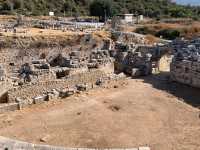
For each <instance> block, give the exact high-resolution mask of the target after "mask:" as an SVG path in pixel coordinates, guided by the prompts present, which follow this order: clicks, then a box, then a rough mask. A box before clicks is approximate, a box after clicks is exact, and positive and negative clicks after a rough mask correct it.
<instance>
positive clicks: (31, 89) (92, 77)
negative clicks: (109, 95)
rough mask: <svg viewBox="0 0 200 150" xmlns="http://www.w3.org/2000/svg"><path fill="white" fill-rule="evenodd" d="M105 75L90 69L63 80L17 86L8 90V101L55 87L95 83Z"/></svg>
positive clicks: (33, 95)
mask: <svg viewBox="0 0 200 150" xmlns="http://www.w3.org/2000/svg"><path fill="white" fill-rule="evenodd" d="M105 76H107V75H106V74H105V73H104V72H102V71H100V70H91V71H89V72H87V73H80V74H76V75H72V76H69V77H68V78H67V79H64V80H51V81H45V82H38V83H36V84H34V85H25V86H23V87H19V88H18V89H12V90H10V91H9V92H8V101H9V102H10V103H12V102H15V100H16V98H17V97H21V98H22V99H30V98H33V97H35V96H40V95H42V94H43V93H44V92H46V91H50V90H52V89H57V88H65V87H73V86H75V85H77V84H84V83H96V81H97V80H98V79H101V78H103V77H105Z"/></svg>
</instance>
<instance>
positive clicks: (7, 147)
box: [0, 137, 150, 150]
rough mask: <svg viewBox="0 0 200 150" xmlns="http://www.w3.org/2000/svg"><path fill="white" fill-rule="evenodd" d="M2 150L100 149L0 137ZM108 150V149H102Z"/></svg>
mask: <svg viewBox="0 0 200 150" xmlns="http://www.w3.org/2000/svg"><path fill="white" fill-rule="evenodd" d="M0 149H1V150H98V148H93V149H92V148H64V147H55V146H50V145H38V144H31V143H26V142H21V141H17V140H11V139H8V138H5V137H0ZM101 150H108V149H101ZM109 150H150V148H149V147H139V148H117V149H111V148H109Z"/></svg>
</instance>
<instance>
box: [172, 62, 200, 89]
mask: <svg viewBox="0 0 200 150" xmlns="http://www.w3.org/2000/svg"><path fill="white" fill-rule="evenodd" d="M171 79H172V80H174V81H177V82H180V83H183V84H187V85H190V86H193V87H198V88H200V62H194V61H189V60H182V61H173V62H172V63H171Z"/></svg>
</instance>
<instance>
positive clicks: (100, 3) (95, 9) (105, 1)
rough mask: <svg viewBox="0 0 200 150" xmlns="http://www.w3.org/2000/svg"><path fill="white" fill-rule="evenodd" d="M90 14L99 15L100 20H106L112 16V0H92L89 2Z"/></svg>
mask: <svg viewBox="0 0 200 150" xmlns="http://www.w3.org/2000/svg"><path fill="white" fill-rule="evenodd" d="M90 15H91V16H97V17H99V20H100V21H106V19H107V17H111V16H113V1H112V0H94V1H92V2H91V4H90Z"/></svg>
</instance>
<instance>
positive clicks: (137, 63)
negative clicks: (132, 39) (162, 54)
mask: <svg viewBox="0 0 200 150" xmlns="http://www.w3.org/2000/svg"><path fill="white" fill-rule="evenodd" d="M116 49H118V50H117V53H116V55H115V58H116V68H117V70H118V71H119V72H125V73H126V74H128V75H131V76H132V77H138V76H142V75H149V74H151V72H152V62H151V57H152V54H151V53H150V52H147V53H142V52H141V51H139V50H140V48H139V47H133V46H130V45H127V44H123V43H117V44H116Z"/></svg>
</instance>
